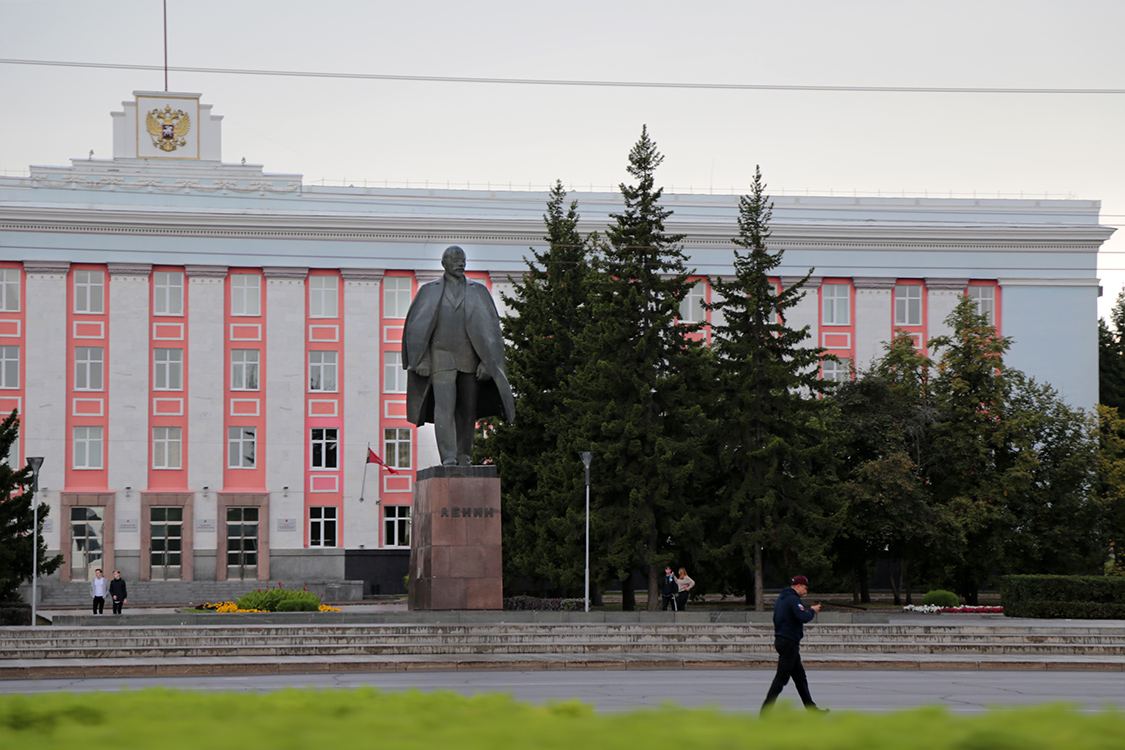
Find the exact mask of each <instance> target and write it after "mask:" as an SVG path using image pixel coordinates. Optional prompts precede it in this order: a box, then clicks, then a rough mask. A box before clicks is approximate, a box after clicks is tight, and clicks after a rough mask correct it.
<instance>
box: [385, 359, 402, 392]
mask: <svg viewBox="0 0 1125 750" xmlns="http://www.w3.org/2000/svg"><path fill="white" fill-rule="evenodd" d="M383 393H406V370H404V369H402V352H384V353H383Z"/></svg>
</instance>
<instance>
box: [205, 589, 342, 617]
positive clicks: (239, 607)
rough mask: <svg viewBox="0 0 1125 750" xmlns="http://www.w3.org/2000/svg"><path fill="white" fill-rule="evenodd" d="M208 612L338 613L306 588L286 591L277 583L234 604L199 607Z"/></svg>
mask: <svg viewBox="0 0 1125 750" xmlns="http://www.w3.org/2000/svg"><path fill="white" fill-rule="evenodd" d="M199 609H202V610H205V611H208V612H217V613H219V614H226V613H228V612H339V611H340V610H339V609H337V608H336V607H329V606H328V605H327V604H321V603H320V597H319V596H317V595H316V594H314V593H313V592H311V591H309V590H308V589H307V588H304V587H302V588H300V589H287V588H285V587H284V586H282V585H281V581H278V582H277V588H275V589H271V588H270V587H269V586H268V585H267V586H266V587H265V588H264V589H255V590H254V591H250V592H248V593H246V594H243V595H242V596H240V597H239V598H238V601H236V602H208V603H206V604H204V605H202V606H200V607H199Z"/></svg>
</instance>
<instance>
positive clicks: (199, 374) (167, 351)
mask: <svg viewBox="0 0 1125 750" xmlns="http://www.w3.org/2000/svg"><path fill="white" fill-rule="evenodd" d="M111 116H112V119H113V158H112V159H92V158H91V159H73V160H71V165H70V166H68V167H42V166H32V167H31V168H30V176H28V177H0V357H2V358H3V362H2V366H0V409H3V411H4V412H5V413H8V412H10V411H11V410H12V409H16V410H18V411H19V412H20V415H21V419H22V427H21V436H20V440H19V443H18V445H17V446H16V447H15V449H14V451H13V455H12V456H11V460H12V461H13V462H14V463H19V464H23V463H24V462H25V461H26V458H27V457H28V456H43V457H44V458H45V462H44V464H43V467H42V471H41V474H40V480H39V484H40V493H41V494H40V497H41V498H42V499H43V500H45V501H46V502H48V503H49V505H50V508H51V512H50V516H49V518H48V521H47V525H46V530H45V535H46V541H47V545H48V547H49V548H50V549H52V550H54V551H57V552H61V553H62V554H63V555H64V557H65V563H64V564H63V566H62V567H61V569H60V570H59V572H58V573H56V574H55V575H54V576H52V577H51V578H50V579H49V580H46V581H44V582H43V584H42V585H41V587H40V590H41V591H42V592H44V597H46V598H45V599H44V601H58V602H62V601H64V600H66V601H75V602H77V601H84V600H85V599H86V598H87V588H88V587H87V584H86V583H84V581H86V580H87V579H88V578H89V577H90V576H92V574H93V569H94V568H97V567H101V568H104V569H106V571H107V573H108V571H110V570H114V569H119V570H121V571H122V574H123V575H124V577H125V578H126V579H127V580H128V581H129V582H130V587H131V589H132V590H131V591H130V594H131V596H130V598H131V599H132V600H133V601H134V603H138V604H140V603H143V602H144V601H145V599H146V598H147V599H149V600H157V599H161V600H164V601H200V600H201V599H203V598H207V597H209V596H211V595H213V594H214V595H218V594H216V593H215V592H220V593H221V592H222V591H224V589H222V586H223V585H224V584H221V582H224V581H227V582H230V581H234V582H236V584H225V585H227V587H228V589H230V587H232V586H233V587H241V588H245V587H246V584H245V583H243V581H247V580H257V581H277V580H282V581H284V582H285V583H286V585H291V584H293V585H300V584H303V583H308V584H310V586H311V587H312V586H315V587H317V588H321V589H324V588H327V592H326V593H328V594H329V596H330V597H332V598H344V599H346V598H358V597H360V596H362V595H364V594H373V593H394V592H400V591H402V590H403V589H402V580H401V579H402V575H403V574H405V572H406V569H407V559H408V552H409V536H410V503H411V492H412V482H413V478H414V476H415V472H416V470H417V468H418V467H423V468H424V467H426V466H430V465H433V464H435V463H438V461H437V450H436V445H435V442H434V440H433V435H432V433H431V432H430V428H424V429H420V430H419V429H415V428H414V427H413V426H412V425H410V424H409V423H408V422H406V420H405V418H404V417H405V393H404V391H405V379H404V373H403V371H402V370H401V368H400V367H399V342H400V338H401V331H402V323H403V317H404V316H405V314H406V310H407V307H408V305H409V303H410V300H411V296H412V294H413V292H414V291H415V290H416V289H417V287H418V284H420V283H424V282H426V281H429V280H431V279H434V278H437V277H438V275H439V274H440V273H441V266H440V258H441V253H442V251H443V250H444V249H445V248H446V247H447V246H449V245H451V244H458V245H461V246H462V247H463V248H464V249H465V251H466V253H467V256H468V261H469V275H470V277H472V278H475V279H477V280H479V281H481V282H482V283H484V284H486V285H488V286H489V287H490V288H491V290H492V292H493V295H494V296H495V298H496V300H497V304H498V306H499V307H500V308H501V312H503V305H502V303H501V301H500V294H499V293H500V292H501V291H508V292H510V291H511V283H510V281H509V275H519V274H520V273H521V272H522V271H524V270H525V268H526V266H525V264H524V261H523V258H524V257H525V256H528V255H529V247H531V246H537V247H542V246H543V240H542V237H543V234H544V227H543V219H542V217H543V213H544V211H545V207H546V203H547V198H548V196H547V194H546V192H538V191H518V190H515V191H513V190H470V189H466V190H457V189H441V190H439V189H428V188H417V189H414V188H411V189H400V188H371V187H346V188H344V187H339V188H337V187H318V186H309V185H305V184H303V183H302V179H301V176H300V175H296V174H274V173H268V172H264V171H263V168H262V167H261V166H259V165H250V164H227V163H223V162H222V160H221V155H220V154H221V152H220V146H221V119H222V118H221V117H219V116H217V115H214V114H212V112H211V106H210V105H206V104H202V103H201V102H200V95H199V94H192V93H171V92H151V91H137V92H134V98H133V99H131V100H129V101H126V102H123V108H122V110H121V111H118V112H113V113H112V114H111ZM569 198H574V199H577V200H578V202H579V211H580V212H581V214H582V230H583V231H592V230H603V229H604V228H605V226H606V225H607V224H608V223H609V221H610V220H609V213H610V212H613V211H619V210H620V208H621V199H620V195H619V194H617V193H615V192H581V191H577V192H572V193H571V194H570V196H569ZM664 203H665V205H666V206H667V207H668V208H671V209H672V210H673V211H674V212H675V213H674V216H673V217H672V218H671V221H670V222H669V224H668V230H669V231H672V232H683V233H685V234H686V235H687V238H686V240H685V250H686V252H687V254H688V255H689V257H690V265H691V267H693V268H695V269H697V270H698V273H699V274H700V280H699V283H698V284H697V285H696V294H695V295H694V296H693V297H692V298H691V299H689V300H687V301H686V302H685V304H684V316H685V318H688V319H693V320H700V319H703V318H705V317H706V316H707V315H709V313H707V312H706V311H704V310H703V308H702V306H701V305H700V302H701V301H703V300H708V299H710V294H711V292H710V287H709V285H708V282H707V280H706V276H708V275H710V276H718V275H723V274H729V273H731V272H732V263H731V261H732V250H733V248H734V246H733V244H732V243H731V241H730V240H731V237H732V236H734V235H735V234H736V233H737V228H736V217H737V211H738V196H730V195H692V194H682V193H681V194H675V193H666V194H665V199H664ZM774 204H775V208H774V215H773V239H772V241H771V247H772V248H774V249H783V250H784V251H785V256H784V267H783V268H782V269H781V276H780V278H779V281H780V282H781V283H787V282H789V283H791V282H792V280H795V279H797V278H800V277H801V276H803V275H804V274H805V273H807V272H808V270H809V269H810V268H813V269H815V270H814V274H813V278H812V282H811V284H810V286H809V289H810V292H809V293H808V294H807V295H806V297H805V299H804V301H803V302H802V303H801V304H800V305H799V307H798V308H797V309H796V310H795V311H794V313H793V315H792V316H791V318H790V321H789V322H790V323H791V324H794V325H797V326H802V325H809V326H810V327H811V331H812V332H813V334H814V336H815V341H816V342H817V343H819V344H820V345H822V346H824V347H826V348H827V349H828V350H829V351H831V352H832V353H834V354H837V355H838V356H840V357H841V358H842V359H843V360H845V361H846V362H849V363H853V364H855V365H857V366H858V367H860V368H862V367H863V366H864V365H865V364H866V363H868V362H870V361H871V359H872V358H873V357H875V356H877V355H878V354H879V353H880V352H881V351H882V347H883V345H884V342H886V341H888V340H889V339H890V337H891V335H892V332H893V331H894V330H895V329H896V328H904V329H906V330H908V331H910V332H913V333H915V334H917V337H918V341H919V346H922V347H925V346H927V343H928V341H929V340H930V339H931V338H932V337H933V336H936V335H939V334H941V333H943V332H944V331H945V330H946V329H945V327H944V325H943V321H944V319H945V317H946V316H947V315H948V313H949V312H950V311H951V310H952V308H953V307H954V305H955V304H956V302H957V299H958V297H959V295H962V294H966V293H967V294H969V295H970V296H971V297H973V298H974V299H975V300H977V301H978V304H979V306H980V309H982V310H984V311H987V312H988V313H989V314H990V315H991V316H992V318H993V320H994V321H995V323H996V324H997V325H998V326H999V328H1000V330H1001V332H1002V333H1003V334H1005V335H1008V336H1011V337H1013V338H1014V340H1015V344H1014V346H1013V348H1012V350H1011V354H1010V356H1009V358H1008V362H1009V363H1010V364H1011V365H1013V366H1015V367H1018V368H1020V369H1022V370H1024V371H1026V372H1028V373H1029V374H1032V375H1034V376H1035V377H1036V378H1037V379H1039V380H1041V381H1047V382H1050V383H1051V384H1053V385H1054V386H1055V387H1056V388H1057V389H1058V390H1059V391H1060V392H1061V393H1062V395H1063V396H1064V397H1065V398H1066V399H1067V400H1068V402H1069V403H1071V404H1072V405H1075V406H1080V407H1085V408H1092V407H1093V406H1094V404H1095V403H1097V401H1098V368H1097V326H1096V321H1097V310H1096V303H1097V298H1098V296H1099V286H1098V279H1097V272H1096V267H1097V253H1098V248H1099V247H1100V246H1101V244H1102V243H1103V242H1104V241H1105V240H1106V239H1107V238H1108V237H1109V236H1110V234H1111V233H1112V231H1113V230H1112V229H1111V228H1109V227H1106V226H1102V225H1100V224H1099V217H1098V213H1099V209H1100V203H1099V202H1098V201H1089V200H1001V199H943V198H906V197H902V198H852V197H823V196H801V197H792V196H786V197H776V198H774ZM823 376H824V377H826V378H841V377H847V376H848V370H847V369H845V368H841V367H838V366H835V365H826V366H825V368H824V372H823ZM369 444H370V446H371V447H372V449H374V450H375V452H376V453H378V454H380V455H381V456H382V457H383V458H384V459H385V460H386V461H387V462H388V463H389V464H391V465H392V466H395V467H397V468H398V469H399V470H400V471H399V473H398V474H394V475H392V474H390V473H388V472H386V471H382V470H378V469H379V467H378V466H377V465H375V464H372V465H371V466H370V467H369V468H368V470H367V473H366V484H364V468H365V457H366V452H367V447H368V445H369ZM575 466H576V468H575V471H580V469H581V465H580V463H579V462H577V460H576V463H575ZM576 502H577V500H576ZM157 582H159V585H157ZM203 584H208V585H209V586H204V585H203ZM231 590H233V589H231ZM52 596H53V597H55V598H54V599H51V597H52Z"/></svg>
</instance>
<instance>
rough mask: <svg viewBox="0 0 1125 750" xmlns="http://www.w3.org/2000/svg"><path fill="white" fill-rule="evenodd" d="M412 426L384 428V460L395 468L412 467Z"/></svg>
mask: <svg viewBox="0 0 1125 750" xmlns="http://www.w3.org/2000/svg"><path fill="white" fill-rule="evenodd" d="M410 442H411V440H410V428H409V427H389V428H387V429H385V430H383V460H384V461H386V462H387V466H390V467H391V468H394V469H409V468H410Z"/></svg>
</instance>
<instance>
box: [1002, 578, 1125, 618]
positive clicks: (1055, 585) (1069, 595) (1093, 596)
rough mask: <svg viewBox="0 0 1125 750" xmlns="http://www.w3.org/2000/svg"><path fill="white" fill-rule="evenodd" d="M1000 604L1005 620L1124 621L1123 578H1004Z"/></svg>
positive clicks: (1124, 590)
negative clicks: (1026, 618) (1002, 607)
mask: <svg viewBox="0 0 1125 750" xmlns="http://www.w3.org/2000/svg"><path fill="white" fill-rule="evenodd" d="M1000 603H1001V604H1002V605H1003V606H1004V614H1005V615H1007V616H1008V617H1042V618H1062V619H1071V620H1120V619H1125V578H1121V577H1118V576H1041V575H1030V576H1029V575H1024V576H1004V577H1003V578H1001V579H1000Z"/></svg>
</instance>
